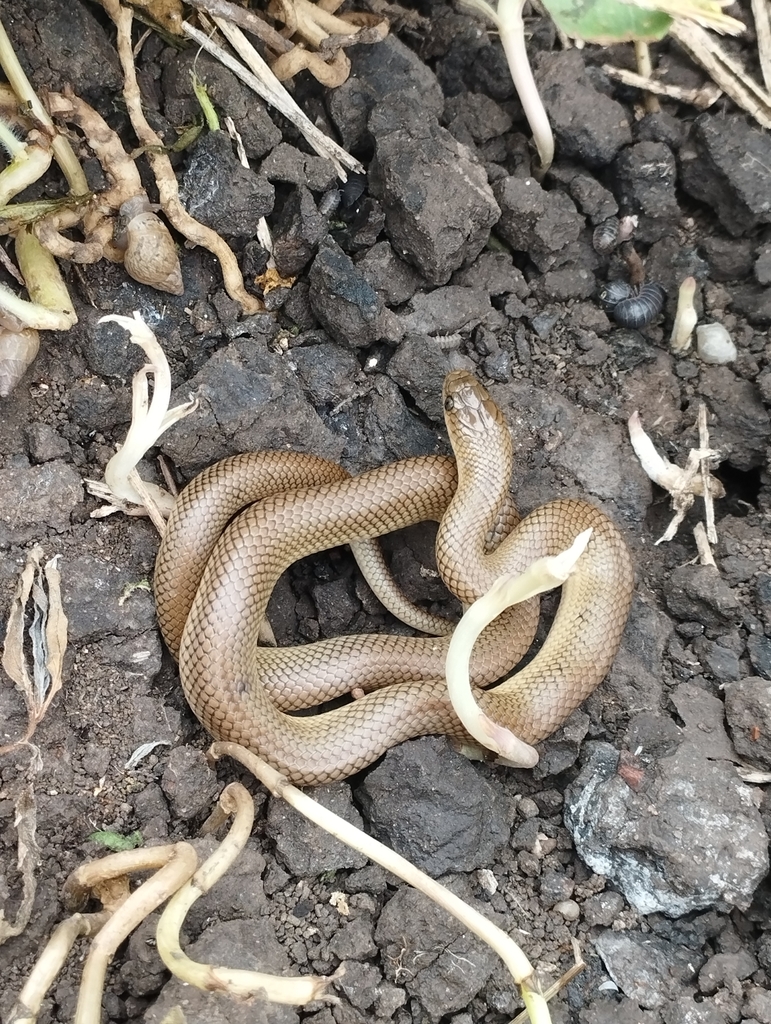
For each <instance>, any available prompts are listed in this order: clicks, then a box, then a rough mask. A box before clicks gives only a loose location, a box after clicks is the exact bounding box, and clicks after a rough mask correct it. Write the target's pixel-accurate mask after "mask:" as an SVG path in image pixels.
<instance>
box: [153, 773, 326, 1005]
mask: <svg viewBox="0 0 771 1024" xmlns="http://www.w3.org/2000/svg"><path fill="white" fill-rule="evenodd" d="M219 806H220V807H221V808H222V809H223V810H224V811H225V812H226V813H227V814H232V815H233V824H232V826H231V828H230V831H229V832H228V834H227V836H226V837H225V839H224V840H223V842H222V843H221V844H220V845H219V847H218V848H217V849H216V850H215V852H214V853H213V854H212V856H211V857H209V858H208V860H206V861H204V863H203V864H202V865H201V866H200V868H198V870H197V871H196V873H195V874H194V875H193V877H192V878H191V879H190V881H189V882H187V883H186V884H185V885H184V886H182V888H181V889H180V890H179V891H178V892H177V893H176V894H175V895H174V896H173V897H172V898H171V899H170V900H169V903H168V906H167V907H166V909H165V910H164V911H163V914H162V915H161V919H160V921H159V922H158V928H157V931H156V939H157V943H158V953H159V955H160V957H161V959H162V960H163V962H164V963H165V964H166V966H167V967H168V969H169V970H170V971H171V972H172V974H174V975H175V977H177V978H179V979H180V980H181V981H183V982H185V984H188V985H194V986H195V987H196V988H200V989H204V990H206V991H214V992H226V993H228V994H229V995H231V996H236V997H239V998H241V999H248V998H251V997H253V996H259V997H260V998H263V999H268V1000H270V1002H273V1003H286V1004H289V1005H291V1006H302V1005H304V1004H305V1003H309V1002H312V1001H313V1000H315V999H323V998H328V997H325V992H326V989H327V988H328V986H329V985H330V983H331V982H332V980H333V979H332V978H320V977H315V976H307V977H293V978H281V977H277V976H275V975H272V974H262V973H259V972H257V971H245V970H237V969H235V968H230V967H215V966H213V965H212V964H201V963H196V962H195V961H194V960H191V959H190V958H189V957H187V956H186V955H185V954H184V953H183V952H182V948H181V947H180V942H179V933H180V930H181V929H182V926H183V924H184V921H185V917H186V916H187V912H188V911H189V909H190V907H192V905H193V904H194V903H195V901H196V900H197V899H198V898H199V897H200V896H203V895H205V894H206V893H207V892H208V891H209V890H210V889H211V887H212V886H213V885H214V884H215V883H216V882H217V881H218V880H219V879H220V878H221V877H222V876H223V875H224V874H225V872H226V871H227V870H228V868H229V867H230V865H231V864H232V863H233V861H234V860H235V859H236V857H237V856H238V855H239V853H240V852H241V850H242V849H243V848H244V846H245V845H246V841H247V839H248V838H249V834H250V832H251V830H252V824H253V823H254V801H253V800H252V798H251V796H250V795H249V793H248V792H247V790H246V789H244V787H243V786H242V785H241V784H240V783H238V782H234V783H232V784H231V785H229V786H228V787H227V788H226V789H225V790H224V791H223V793H222V795H221V797H220V800H219Z"/></svg>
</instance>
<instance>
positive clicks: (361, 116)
mask: <svg viewBox="0 0 771 1024" xmlns="http://www.w3.org/2000/svg"><path fill="white" fill-rule="evenodd" d="M345 52H346V55H347V56H348V58H349V59H350V61H351V74H350V77H349V78H348V79H347V81H345V82H343V84H342V85H341V86H340V87H339V88H337V89H332V90H331V91H330V94H329V99H328V104H329V113H330V116H331V117H332V120H333V121H334V122H335V125H336V127H337V130H338V131H339V132H340V139H341V142H342V144H343V145H344V146H345V148H346V149H348V150H351V149H354V150H357V149H359V148H360V147H361V145H362V143H364V142H365V141H366V140H367V136H368V132H367V119H368V117H369V114H370V111H371V110H372V108H373V107H374V105H375V101H376V100H377V102H378V104H381V103H388V102H390V101H394V100H395V99H396V98H397V97H399V96H404V97H406V99H407V100H408V101H409V102H410V103H412V104H417V105H419V107H420V110H421V112H422V116H423V117H425V118H426V119H430V118H438V117H440V116H441V114H442V111H443V110H444V96H443V95H442V90H441V88H440V86H439V82H438V81H437V79H436V75H434V73H433V71H431V70H430V69H429V68H428V67H427V66H426V65H425V64H424V63H423V61H422V60H421V59H420V58H419V57H418V56H417V54H416V53H414V52H413V51H412V50H410V49H409V47H407V46H405V45H404V43H403V42H402V41H401V39H399V38H398V37H397V36H396V35H394V34H391V35H389V36H387V37H386V38H385V39H384V40H383V42H382V43H378V44H377V46H349V47H347V48H346V51H345Z"/></svg>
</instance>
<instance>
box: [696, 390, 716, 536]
mask: <svg viewBox="0 0 771 1024" xmlns="http://www.w3.org/2000/svg"><path fill="white" fill-rule="evenodd" d="M699 448H700V449H701V450H702V452H707V451H710V447H709V427H708V425H707V406H706V405H705V404H704V402H699ZM699 468H700V470H701V486H702V498H703V499H704V518H705V519H706V521H707V540H708V541H709V542H710V544H717V530H716V528H715V503H714V501H713V500H712V474H711V473H710V471H709V460H708V459H707V458H702V459H701V462H700V464H699Z"/></svg>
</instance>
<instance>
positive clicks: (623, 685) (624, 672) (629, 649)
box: [603, 593, 672, 711]
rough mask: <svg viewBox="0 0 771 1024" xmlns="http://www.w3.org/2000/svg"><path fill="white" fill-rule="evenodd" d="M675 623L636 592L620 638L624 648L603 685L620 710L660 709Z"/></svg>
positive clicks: (621, 648)
mask: <svg viewBox="0 0 771 1024" xmlns="http://www.w3.org/2000/svg"><path fill="white" fill-rule="evenodd" d="M671 635H672V623H671V621H670V619H669V618H668V616H666V615H665V614H664V613H663V612H660V611H659V610H658V609H657V608H656V607H655V606H654V605H653V603H652V602H650V601H648V600H645V598H644V597H643V596H642V595H641V594H640V593H637V594H635V596H634V599H633V601H632V608H631V611H630V613H629V620H628V622H627V624H626V629H625V630H624V635H623V636H622V638H621V647H620V648H619V651H618V654H617V655H616V658H615V660H614V662H613V666H612V668H611V670H610V675H609V676H608V679H607V680H606V682H605V683H604V684H603V685H604V689H605V690H606V692H607V693H609V694H612V695H613V697H614V698H615V704H616V705H617V706H618V707H621V708H637V709H638V710H640V711H643V710H658V708H659V704H660V700H661V690H662V678H663V676H664V651H665V650H666V648H667V644H668V643H669V639H670V637H671Z"/></svg>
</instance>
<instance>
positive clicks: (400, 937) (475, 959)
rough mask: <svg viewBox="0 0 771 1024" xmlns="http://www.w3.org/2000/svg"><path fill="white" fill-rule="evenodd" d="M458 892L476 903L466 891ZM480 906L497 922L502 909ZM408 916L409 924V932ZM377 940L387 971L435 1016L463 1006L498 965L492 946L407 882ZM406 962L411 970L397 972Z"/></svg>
mask: <svg viewBox="0 0 771 1024" xmlns="http://www.w3.org/2000/svg"><path fill="white" fill-rule="evenodd" d="M450 888H451V889H453V891H455V889H456V886H455V885H454V884H451V885H450ZM458 895H461V897H462V898H463V899H467V901H468V902H470V903H471V905H472V906H476V901H475V900H474V899H473V898H470V897H469V896H468V894H467V893H466V892H465V891H462V892H459V893H458ZM478 909H480V910H482V912H483V913H484V914H485V916H486V917H488V918H491V919H492V920H493V922H494V923H498V922H497V920H496V919H497V917H498V915H496V914H493V913H492V912H491V911H490V908H489V906H485V907H482V906H479V907H478ZM406 921H409V923H410V927H409V930H408V931H407V932H406V933H405V922H406ZM375 941H376V942H377V944H378V946H380V948H381V950H382V951H383V954H384V956H383V959H384V962H385V963H386V964H387V965H388V973H387V977H388V976H389V975H393V976H394V978H398V980H399V982H400V983H401V984H403V985H404V986H405V988H406V989H407V991H408V993H409V994H410V996H412V997H413V998H414V999H417V1000H418V1001H419V1002H420V1004H421V1006H422V1007H423V1009H424V1011H425V1013H426V1015H427V1018H428V1019H429V1020H431V1021H439V1020H440V1019H441V1018H442V1017H444V1016H445V1015H446V1014H450V1013H457V1012H458V1011H459V1010H465V1009H466V1008H467V1007H468V1005H469V1004H470V1002H471V1000H472V999H473V998H474V996H476V995H477V993H478V992H479V991H480V990H481V989H482V986H483V985H484V984H485V982H486V981H487V979H488V978H489V977H490V975H491V974H492V973H493V970H494V969H495V968H496V966H497V959H496V955H495V953H494V952H493V951H492V949H491V948H490V946H488V945H486V944H485V943H483V942H482V941H481V940H480V939H477V938H476V936H474V935H472V934H471V933H470V932H467V931H466V930H465V929H464V926H463V925H462V924H461V923H460V921H458V920H457V919H456V918H454V917H451V916H450V915H449V914H448V913H447V911H446V910H444V909H442V908H441V907H439V906H438V905H437V904H436V903H433V902H432V901H431V900H429V898H428V897H427V896H424V895H423V893H421V892H417V890H415V889H410V888H408V887H407V886H403V887H402V888H400V889H399V890H398V891H397V893H396V895H395V896H394V897H393V898H392V899H391V900H390V901H389V902H388V903H386V905H385V907H384V908H383V912H382V913H381V915H380V919H379V921H378V924H377V928H376V929H375ZM408 964H409V968H408V970H407V971H405V972H403V973H397V972H398V968H399V967H402V968H404V967H406V966H407V965H408ZM460 966H462V968H463V969H462V970H460V969H459V967H460Z"/></svg>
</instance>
